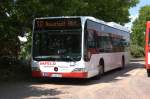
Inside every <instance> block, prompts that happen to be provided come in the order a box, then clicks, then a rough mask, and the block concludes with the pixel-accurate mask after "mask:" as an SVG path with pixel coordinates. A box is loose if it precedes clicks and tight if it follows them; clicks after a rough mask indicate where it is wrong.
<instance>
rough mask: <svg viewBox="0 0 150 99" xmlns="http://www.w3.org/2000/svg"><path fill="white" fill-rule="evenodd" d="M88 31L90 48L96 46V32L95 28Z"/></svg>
mask: <svg viewBox="0 0 150 99" xmlns="http://www.w3.org/2000/svg"><path fill="white" fill-rule="evenodd" d="M87 33H88V48H96V47H97V46H96V41H97V39H96V32H95V31H93V30H89V31H87Z"/></svg>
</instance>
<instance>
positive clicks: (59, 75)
mask: <svg viewBox="0 0 150 99" xmlns="http://www.w3.org/2000/svg"><path fill="white" fill-rule="evenodd" d="M51 77H62V75H61V74H52V75H51Z"/></svg>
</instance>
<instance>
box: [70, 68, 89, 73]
mask: <svg viewBox="0 0 150 99" xmlns="http://www.w3.org/2000/svg"><path fill="white" fill-rule="evenodd" d="M72 72H86V69H85V68H75V69H74V70H73V71H72Z"/></svg>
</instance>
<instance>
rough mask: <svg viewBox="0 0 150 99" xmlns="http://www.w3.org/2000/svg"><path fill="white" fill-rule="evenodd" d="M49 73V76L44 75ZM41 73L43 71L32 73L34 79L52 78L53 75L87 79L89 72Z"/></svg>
mask: <svg viewBox="0 0 150 99" xmlns="http://www.w3.org/2000/svg"><path fill="white" fill-rule="evenodd" d="M43 73H47V76H44V75H42V74H43ZM43 73H42V72H41V71H32V77H51V75H52V74H61V75H62V78H87V72H70V73H57V72H54V73H52V72H43Z"/></svg>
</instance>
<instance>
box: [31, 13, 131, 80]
mask: <svg viewBox="0 0 150 99" xmlns="http://www.w3.org/2000/svg"><path fill="white" fill-rule="evenodd" d="M32 37H33V38H32V77H40V78H41V77H49V78H51V77H58V78H91V77H95V78H98V79H99V78H100V77H101V75H102V74H103V73H104V72H107V71H110V70H113V69H116V68H124V67H125V65H126V64H128V62H129V41H130V33H129V30H128V29H126V28H125V27H123V26H121V25H119V24H117V23H114V22H108V23H107V22H104V21H102V20H99V19H96V18H94V17H90V16H70V17H69V16H68V17H67V16H66V17H43V18H36V19H35V20H34V21H33V34H32Z"/></svg>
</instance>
